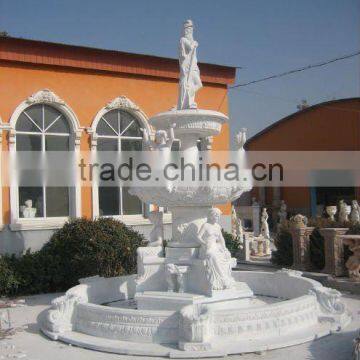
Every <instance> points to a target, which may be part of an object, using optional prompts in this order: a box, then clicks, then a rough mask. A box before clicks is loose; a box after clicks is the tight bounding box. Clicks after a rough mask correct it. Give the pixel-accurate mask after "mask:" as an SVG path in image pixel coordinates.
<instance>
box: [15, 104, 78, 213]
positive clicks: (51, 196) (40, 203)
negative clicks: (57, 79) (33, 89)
mask: <svg viewBox="0 0 360 360" xmlns="http://www.w3.org/2000/svg"><path fill="white" fill-rule="evenodd" d="M15 130H16V151H41V152H45V151H69V150H70V146H71V144H70V127H69V124H68V120H67V119H66V118H65V116H64V115H63V114H62V113H61V112H60V111H59V110H57V109H55V108H53V107H51V106H49V105H45V104H37V105H32V106H30V107H29V108H27V109H26V110H24V111H23V112H22V113H21V114H20V116H19V118H18V121H17V122H16V127H15ZM69 196H70V193H69V188H68V187H46V186H41V187H40V186H36V187H29V186H20V187H19V218H24V217H40V218H49V217H66V216H69V215H70V201H69ZM28 200H31V202H32V208H33V209H34V210H33V211H30V210H25V208H26V206H29V204H27V201H28Z"/></svg>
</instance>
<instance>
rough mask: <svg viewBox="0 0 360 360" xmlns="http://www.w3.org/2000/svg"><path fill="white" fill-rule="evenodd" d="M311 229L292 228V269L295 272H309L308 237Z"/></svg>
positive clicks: (312, 229)
mask: <svg viewBox="0 0 360 360" xmlns="http://www.w3.org/2000/svg"><path fill="white" fill-rule="evenodd" d="M313 231H314V228H313V227H306V226H305V227H293V228H292V229H291V237H292V243H293V256H294V263H293V268H294V269H296V270H305V271H306V270H310V269H311V262H310V235H311V233H312V232H313Z"/></svg>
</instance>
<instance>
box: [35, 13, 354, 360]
mask: <svg viewBox="0 0 360 360" xmlns="http://www.w3.org/2000/svg"><path fill="white" fill-rule="evenodd" d="M196 48H197V42H196V41H194V39H193V26H192V22H191V21H190V20H188V21H186V22H185V24H184V34H183V37H182V38H181V40H180V57H179V61H180V70H181V72H180V83H179V101H178V106H177V109H176V110H171V111H168V112H164V113H160V114H158V115H156V116H154V117H153V118H152V119H150V123H151V125H152V126H153V127H154V128H155V129H156V130H157V132H156V136H155V139H156V141H154V142H152V141H150V140H149V136H148V134H145V136H144V142H145V144H144V145H147V146H148V147H149V148H150V149H152V151H155V152H156V151H157V153H155V154H157V156H159V159H163V160H164V159H166V157H167V154H168V153H169V152H170V146H171V141H172V139H173V138H174V137H176V138H178V139H179V140H180V144H181V151H182V152H181V154H182V155H183V156H184V158H185V161H186V162H190V163H196V162H197V161H198V156H199V155H198V149H197V141H198V139H201V140H202V141H203V142H205V141H206V139H208V138H209V137H212V136H216V135H218V134H219V133H220V131H221V127H222V124H223V123H225V122H227V121H228V118H227V117H226V116H225V115H224V114H222V113H219V112H216V111H210V110H201V109H197V106H196V103H195V93H196V91H197V90H198V89H199V88H200V87H201V86H202V84H201V80H200V73H199V69H198V66H197V60H196ZM167 132H168V133H169V135H168V136H167V135H166V133H167ZM161 166H162V164H161ZM161 166H160V168H161ZM250 189H251V186H250V184H249V183H245V184H244V183H242V184H240V183H238V184H234V183H233V182H224V181H223V182H221V183H209V182H208V183H206V184H203V185H198V186H197V185H194V184H192V185H191V184H189V183H183V184H176V185H175V184H162V185H159V186H144V187H136V186H134V187H133V189H132V193H133V194H135V195H137V196H138V197H139V198H140V199H141V200H142V201H144V202H146V203H150V204H155V205H158V206H160V207H162V206H163V207H167V208H169V209H170V210H171V212H172V218H173V225H172V239H171V241H170V242H168V243H167V246H166V247H165V248H164V247H163V245H162V239H161V236H159V234H161V221H154V222H155V223H156V224H155V227H158V228H159V227H160V231H156V229H154V231H153V233H152V236H151V238H150V242H149V245H148V246H147V247H142V248H139V249H138V274H137V275H130V276H120V277H116V278H109V279H105V278H101V277H92V278H87V279H81V280H80V285H78V286H75V287H74V288H71V289H70V290H68V291H67V292H66V294H65V295H64V296H62V297H60V298H57V299H55V300H54V301H53V303H52V308H51V309H50V310H48V311H47V312H46V313H43V314H42V317H41V318H40V326H41V329H42V331H43V332H44V333H45V334H46V335H47V336H49V337H50V338H52V339H56V340H61V341H64V342H66V343H71V344H74V345H78V346H82V347H86V348H90V349H96V350H101V351H106V352H114V353H122V354H134V355H153V356H154V355H156V356H169V357H179V358H180V357H182V358H183V357H208V356H224V355H227V354H234V353H244V352H252V351H262V350H267V349H274V348H278V347H284V346H290V345H294V344H298V343H302V342H305V341H310V340H312V339H315V338H318V337H320V336H324V335H327V334H329V333H330V332H331V331H334V330H338V329H339V328H341V327H342V326H345V325H346V324H347V323H348V322H349V320H350V317H349V316H348V314H347V312H346V311H345V307H344V305H343V304H342V303H341V302H340V296H341V295H340V293H338V292H337V291H336V290H332V289H329V288H324V287H323V286H322V285H321V284H320V283H318V282H316V281H313V280H310V279H306V278H303V277H302V276H301V273H299V272H296V271H292V270H281V271H278V272H276V273H266V272H232V271H231V269H232V267H233V266H234V265H235V264H236V260H235V259H232V258H231V255H230V253H229V251H228V250H227V249H226V246H225V242H224V239H223V236H222V233H221V227H220V225H219V220H220V211H219V210H218V209H216V208H214V207H213V205H214V204H222V203H228V202H230V201H233V200H235V199H236V198H238V197H239V196H240V195H241V194H242V193H243V192H244V191H249V190H250ZM152 217H153V218H154V217H156V214H152Z"/></svg>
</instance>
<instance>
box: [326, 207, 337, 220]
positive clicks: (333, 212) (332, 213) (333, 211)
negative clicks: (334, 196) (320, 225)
mask: <svg viewBox="0 0 360 360" xmlns="http://www.w3.org/2000/svg"><path fill="white" fill-rule="evenodd" d="M326 213H327V214H328V215H329V219H330V221H335V215H336V213H337V207H336V206H327V207H326Z"/></svg>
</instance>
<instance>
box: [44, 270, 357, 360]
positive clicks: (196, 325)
mask: <svg viewBox="0 0 360 360" xmlns="http://www.w3.org/2000/svg"><path fill="white" fill-rule="evenodd" d="M233 277H234V278H235V280H236V281H237V282H238V283H242V282H246V283H247V284H248V286H249V287H250V289H251V290H252V292H253V293H254V294H255V295H256V297H254V298H251V299H250V301H249V302H234V303H233V304H231V305H228V306H225V307H222V306H220V307H218V306H215V307H211V306H208V305H206V304H205V305H204V304H203V305H201V306H198V305H196V304H193V305H187V306H184V307H183V308H182V309H181V310H146V309H141V310H140V309H137V305H136V301H134V300H133V299H134V296H135V289H136V275H132V276H121V277H116V278H109V279H105V278H101V277H93V278H87V279H83V280H82V281H81V284H80V285H78V286H75V287H74V288H71V289H70V290H68V291H67V292H66V294H65V295H64V296H63V297H60V298H57V299H55V300H54V301H53V303H52V308H51V309H50V310H47V311H45V312H43V313H42V314H41V316H40V318H39V323H40V328H41V330H42V332H43V333H44V334H45V335H47V336H48V337H50V338H51V339H54V340H60V341H63V342H65V343H69V344H73V345H77V346H80V347H84V348H88V349H94V350H98V351H104V352H110V353H118V354H132V355H149V356H165V357H173V358H200V357H210V356H212V357H213V356H225V355H229V354H239V353H246V352H255V351H264V350H269V349H276V348H282V347H287V346H292V345H296V344H300V343H304V342H307V341H311V340H314V339H316V338H319V337H322V336H325V335H328V334H330V333H331V332H333V331H337V330H339V329H341V328H342V327H344V326H346V325H347V324H348V323H349V322H350V320H351V317H350V316H349V315H348V313H347V311H346V309H345V307H344V305H343V304H342V303H341V298H340V296H341V295H340V293H338V292H337V291H336V290H333V289H329V288H325V287H323V286H322V285H321V284H320V283H318V282H316V281H314V280H310V279H307V278H303V277H302V276H301V273H299V272H296V271H292V270H281V271H278V272H276V273H266V272H236V271H235V272H233Z"/></svg>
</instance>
